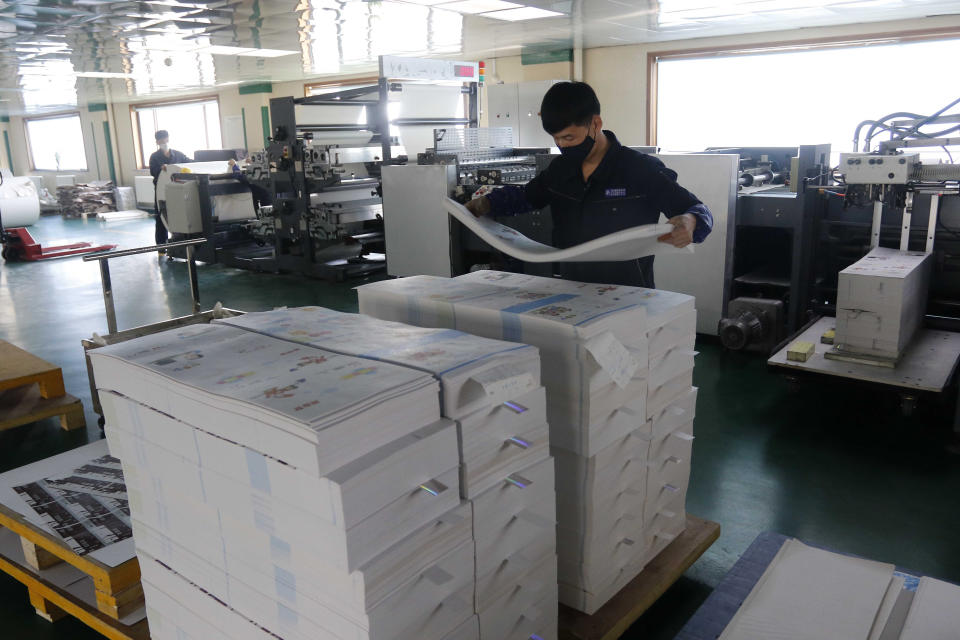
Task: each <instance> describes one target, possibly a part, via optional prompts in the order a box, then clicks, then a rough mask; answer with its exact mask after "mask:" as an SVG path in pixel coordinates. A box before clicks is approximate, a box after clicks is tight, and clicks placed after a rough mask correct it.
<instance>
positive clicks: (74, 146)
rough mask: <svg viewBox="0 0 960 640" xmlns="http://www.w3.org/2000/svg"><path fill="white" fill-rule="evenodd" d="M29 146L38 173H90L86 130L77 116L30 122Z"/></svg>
mask: <svg viewBox="0 0 960 640" xmlns="http://www.w3.org/2000/svg"><path fill="white" fill-rule="evenodd" d="M26 123H27V144H28V145H29V147H30V157H31V158H32V159H33V168H34V170H35V171H86V170H87V154H86V152H85V151H84V148H83V130H82V129H81V128H80V116H79V115H77V114H76V113H72V114H70V115H65V116H56V117H52V118H30V119H27V121H26Z"/></svg>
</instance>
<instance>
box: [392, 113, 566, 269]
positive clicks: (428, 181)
mask: <svg viewBox="0 0 960 640" xmlns="http://www.w3.org/2000/svg"><path fill="white" fill-rule="evenodd" d="M433 135H434V141H433V147H431V148H429V149H427V150H426V151H425V152H423V153H420V154H418V156H417V164H407V165H390V166H384V167H383V206H384V212H385V216H384V217H385V221H384V222H385V224H384V227H385V229H384V230H385V233H386V241H387V242H386V244H387V273H389V274H390V275H393V276H409V275H419V274H430V275H441V276H447V277H450V276H456V275H460V274H463V273H467V272H468V271H470V268H471V267H472V266H474V265H477V264H489V265H491V268H502V269H504V270H508V271H517V272H526V273H533V274H537V275H549V266H544V265H532V264H524V263H520V262H518V261H514V260H512V259H510V258H509V257H508V256H504V255H503V254H499V253H498V252H496V251H494V250H493V249H492V248H491V247H489V246H488V245H487V244H486V243H484V242H483V241H481V240H479V239H478V238H477V237H476V236H474V235H473V234H472V233H471V232H470V231H468V230H467V229H466V227H464V226H463V225H461V224H460V223H458V222H456V221H455V220H452V219H450V218H449V217H448V216H447V213H446V211H445V210H444V209H443V207H442V205H441V199H442V197H444V196H450V197H453V198H454V199H456V200H459V201H461V202H466V201H467V200H469V199H470V198H471V197H472V196H473V194H474V193H475V192H476V191H477V190H479V189H481V188H490V187H495V186H497V185H504V184H513V185H522V184H525V183H527V182H529V181H530V180H531V179H532V178H533V177H534V176H535V175H536V174H537V173H538V171H540V170H542V168H543V167H544V166H545V164H544V162H549V159H550V158H551V156H550V155H549V149H545V148H533V149H517V148H513V147H512V146H511V143H512V137H513V135H512V130H511V128H510V127H494V128H476V127H472V128H467V129H435V130H434V134H433ZM549 220H550V217H549V214H548V213H546V212H543V211H535V212H531V213H528V214H524V215H520V216H515V217H512V218H510V222H509V224H510V226H512V227H514V228H516V229H517V230H519V231H520V232H521V233H523V234H524V235H526V236H528V237H530V238H533V239H534V240H538V241H540V242H546V243H549V242H550V241H551V235H552V226H551V225H550V222H549ZM544 269H546V272H544V271H543V270H544Z"/></svg>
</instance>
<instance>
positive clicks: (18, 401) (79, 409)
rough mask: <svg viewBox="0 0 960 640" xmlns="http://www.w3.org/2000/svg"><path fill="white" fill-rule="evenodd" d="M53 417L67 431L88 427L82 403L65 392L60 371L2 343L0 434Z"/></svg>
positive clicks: (7, 343) (0, 364)
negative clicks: (6, 430)
mask: <svg viewBox="0 0 960 640" xmlns="http://www.w3.org/2000/svg"><path fill="white" fill-rule="evenodd" d="M54 416H59V417H60V426H62V427H63V428H64V429H66V430H71V429H79V428H81V427H85V426H86V424H87V423H86V419H85V418H84V415H83V403H81V402H80V400H79V399H77V398H75V397H73V396H71V395H70V394H68V393H66V391H65V390H64V388H63V371H62V370H61V369H60V367H57V366H54V365H52V364H50V363H49V362H47V361H46V360H42V359H40V358H38V357H36V356H35V355H33V354H31V353H28V352H26V351H24V350H23V349H20V348H19V347H15V346H13V345H12V344H10V343H9V342H6V341H4V340H0V431H2V430H4V429H11V428H13V427H19V426H20V425H23V424H28V423H31V422H36V421H37V420H43V419H44V418H51V417H54Z"/></svg>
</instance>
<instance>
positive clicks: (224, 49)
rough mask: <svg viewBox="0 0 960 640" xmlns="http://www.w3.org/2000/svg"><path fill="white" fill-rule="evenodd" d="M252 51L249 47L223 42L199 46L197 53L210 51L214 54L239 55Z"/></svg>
mask: <svg viewBox="0 0 960 640" xmlns="http://www.w3.org/2000/svg"><path fill="white" fill-rule="evenodd" d="M251 51H253V49H251V48H250V47H228V46H227V45H223V44H212V45H210V46H208V47H201V48H200V49H198V50H197V52H198V53H210V54H213V55H215V56H239V55H243V54H245V53H249V52H251Z"/></svg>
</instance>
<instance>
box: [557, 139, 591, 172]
mask: <svg viewBox="0 0 960 640" xmlns="http://www.w3.org/2000/svg"><path fill="white" fill-rule="evenodd" d="M596 142H597V141H596V140H594V139H593V138H592V137H590V134H589V133H588V134H587V137H586V138H584V139H583V142H581V143H580V144H578V145H574V146H571V147H558V148H559V149H560V155H562V156H564V157H566V158H570V159H571V160H573V161H574V162H576V163H577V164H583V161H584V160H586V159H587V156H588V155H590V152H591V151H593V145H594V144H596Z"/></svg>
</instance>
